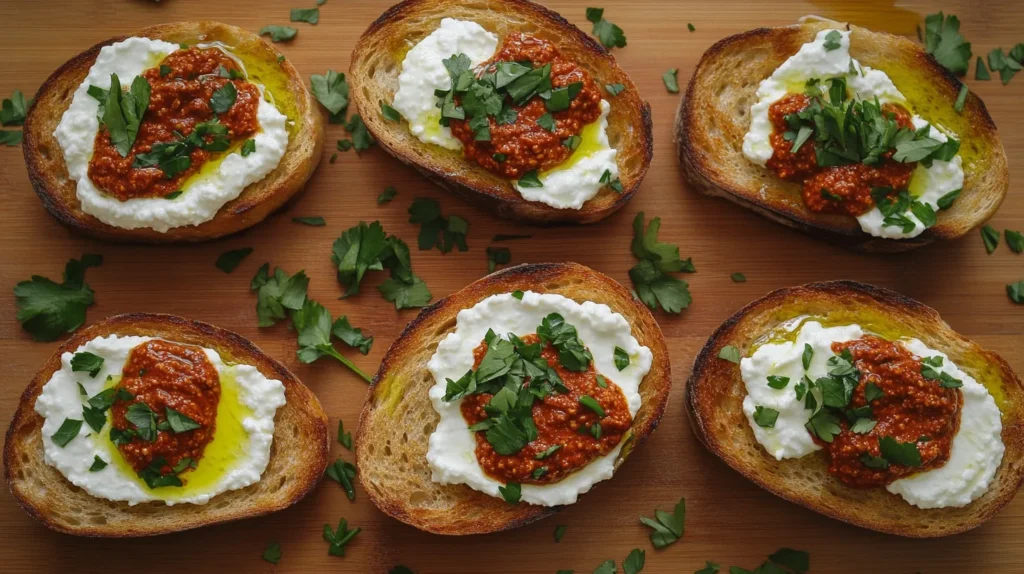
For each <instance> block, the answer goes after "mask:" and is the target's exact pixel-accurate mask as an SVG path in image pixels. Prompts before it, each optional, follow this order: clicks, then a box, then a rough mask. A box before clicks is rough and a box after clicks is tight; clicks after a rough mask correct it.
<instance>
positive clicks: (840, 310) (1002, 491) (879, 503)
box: [685, 281, 1024, 538]
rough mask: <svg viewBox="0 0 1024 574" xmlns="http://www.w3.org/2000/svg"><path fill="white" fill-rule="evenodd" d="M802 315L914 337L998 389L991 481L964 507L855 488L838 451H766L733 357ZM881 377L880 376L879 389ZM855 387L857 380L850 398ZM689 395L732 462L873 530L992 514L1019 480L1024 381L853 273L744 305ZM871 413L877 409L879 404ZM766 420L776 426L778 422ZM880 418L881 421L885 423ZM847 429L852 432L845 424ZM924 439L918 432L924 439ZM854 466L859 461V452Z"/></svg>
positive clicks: (700, 428) (698, 424)
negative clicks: (998, 444) (996, 454)
mask: <svg viewBox="0 0 1024 574" xmlns="http://www.w3.org/2000/svg"><path fill="white" fill-rule="evenodd" d="M804 318H809V319H813V320H815V321H820V322H821V323H822V324H825V325H848V324H852V323H857V324H859V325H861V326H862V327H863V328H864V331H865V333H868V332H871V333H884V335H878V336H884V337H885V338H886V339H892V340H897V339H900V340H906V339H909V338H916V339H918V340H920V341H921V342H923V343H924V344H925V345H927V346H928V347H929V348H931V349H936V350H938V351H940V352H943V353H945V354H946V355H948V358H949V361H950V362H952V363H954V364H956V365H957V366H958V367H959V368H960V369H961V370H962V371H963V372H964V373H966V374H967V375H970V376H971V377H973V378H974V379H976V380H977V381H978V382H979V383H981V384H982V385H984V387H985V388H986V389H987V390H988V391H989V392H990V393H991V394H992V395H993V396H994V397H995V404H996V406H997V407H998V409H999V413H1000V415H1001V423H1002V431H1001V439H1002V443H1003V446H1004V448H1005V450H1004V452H1003V458H1002V461H1001V464H1000V465H999V466H998V468H997V469H996V471H995V474H994V476H993V478H992V480H991V482H990V483H989V485H988V488H987V489H986V490H985V491H984V492H983V493H982V494H981V495H980V496H979V497H978V498H976V499H974V500H973V501H971V502H968V503H967V504H966V505H964V506H945V507H938V508H928V509H922V508H919V507H917V506H912V505H911V504H909V503H908V502H906V501H905V500H903V499H902V498H901V497H900V496H899V495H897V494H894V493H891V492H890V491H888V490H886V488H882V487H880V486H872V487H854V486H850V485H848V483H847V482H844V481H842V480H840V477H838V476H837V474H835V473H833V472H832V471H831V469H830V460H829V456H833V459H832V461H833V462H834V461H835V460H836V459H835V458H834V457H835V456H836V455H835V454H834V453H833V454H832V455H829V454H827V453H829V451H828V450H818V451H816V452H812V453H810V454H806V455H804V456H802V457H799V458H782V459H781V460H777V459H776V457H774V456H772V455H771V454H769V453H768V452H767V451H766V449H765V447H764V446H762V444H761V443H759V442H758V440H757V438H756V436H755V434H754V432H753V428H752V423H751V422H750V419H748V416H747V414H746V413H745V411H744V399H745V398H746V397H747V395H748V387H747V386H746V384H745V382H744V379H743V376H742V375H741V366H740V364H738V363H740V362H741V357H750V356H751V355H752V353H753V352H754V349H755V348H756V347H758V346H759V345H762V344H764V343H765V342H766V341H768V340H769V337H772V338H771V339H770V341H771V342H774V341H775V338H774V336H775V335H778V334H779V333H780V332H781V331H782V330H784V329H791V328H792V327H787V326H791V325H793V324H794V321H799V320H802V319H804ZM786 340H788V339H786ZM833 349H835V347H833ZM723 350H724V351H723ZM815 354H816V353H815ZM742 360H743V361H746V360H747V359H746V358H744V359H742ZM858 360H859V359H858ZM797 362H798V363H799V360H798V361H797ZM754 364H755V363H753V362H752V363H751V365H754ZM806 364H807V363H805V365H806ZM804 368H805V369H806V366H805V367H804ZM860 378H861V381H860V382H861V383H863V384H861V385H860V387H862V388H864V389H865V392H866V388H867V385H868V384H869V383H870V384H874V383H872V382H871V381H874V380H875V379H871V380H870V381H868V382H865V381H866V380H868V379H867V377H863V376H862V377H860ZM796 384H797V382H796V381H793V382H792V384H789V385H787V386H786V387H785V388H784V389H783V390H782V392H792V391H794V390H795V389H794V388H793V387H794V385H796ZM804 384H806V382H805V383H804ZM886 384H887V383H885V382H883V381H879V385H880V386H882V387H884V386H885V385H886ZM922 384H929V385H934V388H936V389H937V390H944V391H949V392H957V393H958V392H959V391H955V389H938V387H939V383H938V381H928V380H924V381H923V383H922ZM859 393H860V389H859V388H858V389H857V390H855V391H854V395H853V396H854V397H856V396H858V394H859ZM864 396H866V395H864ZM872 400H874V399H872ZM685 402H686V409H687V412H688V415H689V419H690V425H691V427H692V428H693V431H694V433H695V434H696V435H697V438H699V439H700V441H701V442H702V443H703V444H704V446H706V447H707V449H708V450H710V451H711V452H712V453H713V454H714V455H716V456H717V457H718V458H720V459H722V461H723V462H724V463H726V464H727V465H729V466H730V467H732V468H733V469H734V470H736V471H737V472H739V473H740V474H742V475H743V476H745V477H746V478H748V479H750V480H751V481H752V482H754V483H755V484H757V485H758V486H760V487H762V488H764V489H765V490H767V491H769V492H771V493H772V494H775V495H777V496H779V497H781V498H783V499H785V500H788V501H790V502H794V503H796V504H799V505H801V506H804V507H806V508H808V509H810V510H813V511H815V512H818V513H820V514H823V515H825V516H828V517H831V518H835V519H837V520H841V521H843V522H848V523H850V524H854V525H856V526H860V527H863V528H868V529H871V530H877V531H880V532H885V533H888V534H895V535H898V536H907V537H913V538H928V537H937V536H947V535H951V534H957V533H959V532H963V531H966V530H969V529H971V528H975V527H977V526H978V525H980V524H982V523H983V522H985V521H986V520H988V519H990V518H992V517H993V516H995V514H996V513H997V512H999V510H1001V509H1002V508H1003V507H1005V506H1006V505H1007V504H1008V503H1009V502H1010V500H1011V499H1012V498H1013V496H1014V495H1015V494H1016V493H1017V490H1018V489H1019V488H1020V486H1021V483H1022V482H1024V464H1022V461H1024V385H1022V383H1021V380H1020V379H1019V378H1018V377H1017V375H1016V374H1014V372H1013V371H1012V370H1011V369H1010V366H1009V365H1008V364H1007V363H1006V361H1004V360H1003V359H1002V358H1001V357H999V355H997V354H995V353H993V352H991V351H987V350H985V349H982V348H981V347H979V346H978V345H977V344H976V343H974V342H972V341H969V340H967V339H966V338H964V337H963V336H961V335H959V334H957V333H956V332H954V331H953V330H952V329H951V328H950V327H949V325H947V324H946V323H944V322H943V321H942V319H941V318H940V317H939V314H938V313H937V312H936V311H935V310H934V309H931V308H929V307H927V306H925V305H923V304H921V303H919V302H917V301H914V300H912V299H909V298H907V297H904V296H902V295H899V294H897V293H894V292H892V291H888V290H886V289H881V288H878V287H873V286H871V285H865V284H862V283H855V282H851V281H833V282H828V283H811V284H808V285H804V286H801V287H792V288H787V289H780V290H777V291H774V292H772V293H769V294H768V295H766V296H765V297H763V298H761V299H758V300H757V301H754V302H753V303H750V304H749V305H747V306H746V307H744V308H743V309H741V310H739V311H738V312H737V313H736V314H735V315H733V316H732V317H730V318H729V319H728V320H726V322H725V323H723V324H722V325H721V326H720V327H719V328H718V329H717V330H716V331H715V332H714V334H712V335H711V337H710V338H709V339H708V341H707V343H706V344H705V345H704V347H703V349H701V351H700V353H699V354H698V355H697V358H696V360H695V362H694V366H693V371H692V374H691V375H690V378H689V381H688V382H687V386H686V396H685ZM826 404H828V403H826ZM853 404H854V403H851V406H852V405H853ZM857 404H859V403H857ZM868 404H871V405H874V407H875V408H876V409H880V408H883V407H882V406H880V403H877V402H875V403H870V402H869V403H868ZM890 406H891V405H890ZM884 408H889V406H886V407H884ZM871 416H879V415H878V414H877V412H876V414H874V415H871ZM958 416H959V415H958ZM755 421H756V418H755ZM757 424H761V423H757ZM765 424H771V425H774V424H775V421H774V420H770V421H767V422H766V423H765ZM851 424H852V423H851ZM876 424H877V425H879V426H881V424H882V423H881V422H878V423H876ZM960 427H962V421H960ZM851 428H852V427H851ZM891 428H892V427H890V429H891ZM801 430H803V429H801ZM808 432H811V431H810V429H808ZM843 432H858V431H852V430H848V429H847V428H846V427H844V429H843ZM868 432H869V433H870V431H868ZM880 432H896V431H891V430H886V431H880ZM861 436H869V435H861ZM872 436H873V435H872ZM927 438H928V437H920V438H919V439H918V440H921V441H927ZM815 440H816V441H819V440H820V439H815ZM834 440H836V439H835V438H833V441H834ZM879 440H881V439H879ZM819 444H824V443H819ZM922 444H923V443H922ZM904 446H906V445H904ZM840 454H841V453H840ZM879 462H881V461H879V459H878V458H877V457H868V458H867V460H866V461H865V460H864V459H863V458H862V459H861V463H863V466H860V468H862V469H864V468H865V467H867V465H869V464H870V465H873V466H874V467H876V468H879V467H880V466H879V464H878V463H879ZM854 464H858V463H857V462H856V460H855V461H854ZM946 464H948V463H946ZM884 466H886V467H888V466H889V464H888V463H885V464H884ZM840 470H844V471H845V469H840ZM868 470H870V469H869V468H868ZM905 470H911V471H912V470H913V469H905Z"/></svg>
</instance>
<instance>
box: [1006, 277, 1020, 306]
mask: <svg viewBox="0 0 1024 574" xmlns="http://www.w3.org/2000/svg"><path fill="white" fill-rule="evenodd" d="M1006 296H1007V297H1009V298H1010V301H1013V302H1014V303H1017V304H1018V305H1020V304H1024V281H1017V282H1016V283H1008V284H1007V285H1006Z"/></svg>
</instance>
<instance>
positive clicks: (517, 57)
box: [450, 32, 601, 179]
mask: <svg viewBox="0 0 1024 574" xmlns="http://www.w3.org/2000/svg"><path fill="white" fill-rule="evenodd" d="M498 62H530V63H532V65H533V66H534V67H535V68H537V67H541V66H544V65H545V64H549V63H550V64H551V86H552V87H553V88H561V87H565V86H568V85H569V84H573V83H576V82H582V83H583V89H582V90H580V92H579V93H578V94H577V95H576V97H575V98H574V99H573V100H572V102H571V103H570V105H569V108H568V109H566V110H562V111H560V112H553V113H552V114H551V115H552V117H553V118H554V120H555V129H554V131H548V130H547V129H545V128H543V127H541V126H540V125H538V124H537V118H539V117H541V116H543V115H544V114H545V113H548V112H547V109H546V108H545V105H544V100H543V98H540V97H534V98H532V99H530V101H528V102H526V104H525V105H523V106H517V105H512V106H511V107H512V109H514V110H516V112H518V116H517V118H516V121H515V122H514V123H511V124H499V123H498V122H497V121H495V119H494V118H493V117H492V118H489V121H490V130H491V141H476V140H475V135H474V132H473V130H472V129H470V127H469V121H468V120H454V119H453V120H451V123H450V127H451V130H452V135H454V136H455V137H456V138H458V139H459V140H460V141H461V142H462V144H463V147H464V150H465V151H464V152H465V155H466V157H467V158H469V159H470V160H472V161H475V162H476V163H478V164H480V165H481V166H483V167H484V168H486V169H487V170H489V171H491V172H494V173H496V174H498V175H501V176H502V177H505V178H508V179H518V178H519V177H521V176H522V175H523V174H525V173H527V172H530V171H533V170H545V169H549V168H552V167H554V166H556V165H558V164H560V163H562V162H563V161H565V160H566V159H568V158H569V156H570V155H572V152H573V150H572V149H570V148H568V147H566V146H565V145H563V143H562V142H564V141H565V140H566V139H568V138H569V137H571V136H574V135H579V133H580V132H581V131H582V130H583V126H585V125H587V124H589V123H591V122H593V121H595V120H597V118H599V117H601V93H600V92H599V91H598V88H597V84H595V83H594V79H593V78H592V77H591V76H590V74H589V73H587V71H586V70H584V69H583V68H581V67H580V66H579V65H578V64H577V63H576V62H574V61H572V60H568V59H566V58H564V57H563V56H562V54H561V53H560V52H559V51H558V48H556V47H555V45H554V44H552V43H551V42H548V41H547V40H542V39H540V38H536V37H534V36H530V35H528V34H523V33H522V32H512V33H510V34H509V35H508V36H506V37H505V41H504V42H503V43H502V45H501V48H500V49H499V50H498V52H497V53H496V54H495V55H494V57H492V58H491V60H490V61H489V62H488V63H487V64H486V65H485V69H486V66H493V65H494V64H496V63H498ZM508 103H509V104H511V100H509V101H508ZM494 154H504V157H505V159H504V161H500V162H499V161H497V160H496V159H494Z"/></svg>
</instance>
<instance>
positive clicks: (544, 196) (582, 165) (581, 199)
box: [516, 100, 619, 209]
mask: <svg viewBox="0 0 1024 574" xmlns="http://www.w3.org/2000/svg"><path fill="white" fill-rule="evenodd" d="M611 109H612V106H611V104H609V103H608V101H607V100H601V117H600V118H598V119H597V121H596V122H595V124H596V125H594V124H591V125H589V126H586V127H584V128H583V134H582V137H583V140H584V143H583V144H581V145H580V147H579V148H578V149H577V150H576V151H575V152H574V153H573V155H572V156H570V157H569V159H567V160H565V162H563V163H562V164H561V165H559V166H557V167H555V168H553V169H551V170H549V171H546V172H542V173H541V174H540V182H541V183H542V184H544V187H523V186H521V185H519V183H518V182H516V189H517V190H519V193H520V194H521V195H522V196H523V199H526V200H527V201H539V202H541V203H544V204H547V205H550V206H551V207H556V208H558V209H579V208H581V207H583V204H584V203H586V202H587V201H589V200H590V199H592V198H593V197H594V196H595V195H597V192H599V191H601V188H602V187H604V186H605V185H607V183H608V182H610V181H614V180H615V179H617V178H618V177H619V165H618V164H617V163H616V161H615V156H616V151H615V150H614V149H613V148H612V147H611V145H610V144H609V143H608V113H609V112H611ZM591 140H593V141H591ZM606 173H607V174H608V175H607V176H606V175H605V174H606ZM602 178H604V183H602V182H601V180H602Z"/></svg>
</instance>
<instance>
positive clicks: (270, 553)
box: [263, 542, 281, 564]
mask: <svg viewBox="0 0 1024 574" xmlns="http://www.w3.org/2000/svg"><path fill="white" fill-rule="evenodd" d="M263 559H264V560H266V561H267V562H270V563H271V564H277V563H278V562H280V561H281V544H280V543H277V542H271V543H270V544H268V545H267V548H266V549H265V550H263Z"/></svg>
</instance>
